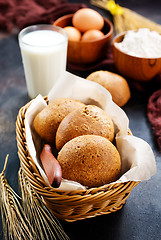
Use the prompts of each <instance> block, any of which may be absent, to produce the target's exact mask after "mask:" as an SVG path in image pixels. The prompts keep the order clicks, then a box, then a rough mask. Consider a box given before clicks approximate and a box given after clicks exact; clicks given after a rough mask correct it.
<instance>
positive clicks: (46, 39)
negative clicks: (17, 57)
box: [19, 30, 67, 98]
mask: <svg viewBox="0 0 161 240" xmlns="http://www.w3.org/2000/svg"><path fill="white" fill-rule="evenodd" d="M19 43H20V48H21V54H22V60H23V65H24V71H25V78H26V83H27V89H28V94H29V96H30V97H31V98H34V97H36V96H37V95H38V94H39V93H40V94H41V95H42V96H46V95H47V94H48V93H49V91H50V90H51V88H52V86H53V85H54V83H55V82H56V81H57V79H58V78H59V76H60V74H61V73H62V72H63V71H64V70H65V69H66V58H67V37H66V36H64V35H62V34H61V33H59V32H56V31H52V30H36V31H32V32H29V33H27V34H26V35H24V36H22V38H21V39H20V38H19Z"/></svg>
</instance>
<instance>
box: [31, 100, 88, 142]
mask: <svg viewBox="0 0 161 240" xmlns="http://www.w3.org/2000/svg"><path fill="white" fill-rule="evenodd" d="M82 106H85V104H84V103H81V102H79V101H76V100H73V99H70V98H59V99H56V100H54V101H53V102H51V103H49V105H48V106H46V107H45V108H44V109H43V110H42V111H41V112H40V113H38V114H37V115H36V117H35V119H34V122H33V126H34V128H35V130H36V132H37V133H38V134H39V136H40V137H41V138H42V139H43V140H44V141H45V142H46V143H48V144H50V145H54V144H55V135H56V131H57V128H58V126H59V124H60V122H61V121H62V120H63V118H64V117H65V116H66V115H68V114H69V113H70V112H72V111H74V110H76V109H78V108H79V107H82Z"/></svg>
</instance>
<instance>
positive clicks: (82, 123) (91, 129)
mask: <svg viewBox="0 0 161 240" xmlns="http://www.w3.org/2000/svg"><path fill="white" fill-rule="evenodd" d="M88 134H90V135H100V136H103V137H106V138H107V139H109V140H110V141H113V138H114V125H113V122H112V120H111V117H110V116H109V115H108V114H107V113H106V112H105V111H103V110H102V109H101V108H99V107H97V106H94V105H87V106H83V107H80V108H79V109H77V110H75V111H73V112H71V113H70V114H68V115H67V116H66V117H65V118H64V119H63V120H62V122H61V123H60V125H59V127H58V130H57V133H56V148H57V150H60V149H61V148H62V147H63V145H64V144H65V143H66V142H68V141H69V140H71V139H73V138H75V137H78V136H80V135H88Z"/></svg>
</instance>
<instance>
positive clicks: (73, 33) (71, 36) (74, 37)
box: [64, 26, 81, 42]
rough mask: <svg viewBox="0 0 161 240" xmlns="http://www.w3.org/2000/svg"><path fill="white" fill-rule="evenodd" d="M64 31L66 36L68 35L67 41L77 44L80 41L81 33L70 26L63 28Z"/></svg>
mask: <svg viewBox="0 0 161 240" xmlns="http://www.w3.org/2000/svg"><path fill="white" fill-rule="evenodd" d="M64 30H65V31H66V33H67V35H68V40H70V41H77V42H79V41H80V39H81V32H80V31H79V30H78V29H77V28H75V27H72V26H67V27H64Z"/></svg>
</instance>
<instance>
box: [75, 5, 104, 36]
mask: <svg viewBox="0 0 161 240" xmlns="http://www.w3.org/2000/svg"><path fill="white" fill-rule="evenodd" d="M72 23H73V26H74V27H76V28H78V29H79V30H80V31H81V32H85V31H87V30H90V29H97V30H101V29H102V28H103V26H104V19H103V17H102V16H101V15H100V14H99V13H98V12H96V11H95V10H93V9H90V8H82V9H79V10H78V11H77V12H75V13H74V15H73V18H72Z"/></svg>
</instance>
